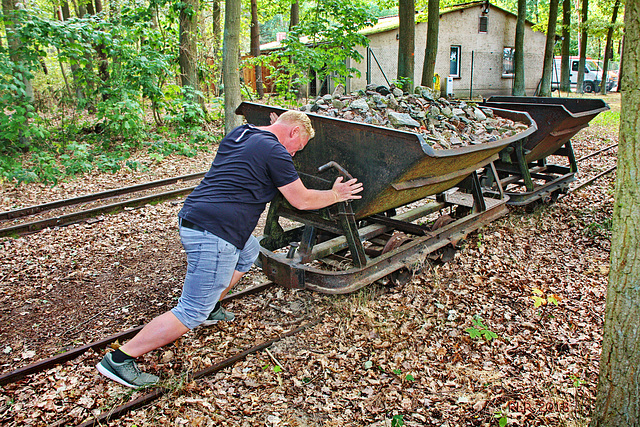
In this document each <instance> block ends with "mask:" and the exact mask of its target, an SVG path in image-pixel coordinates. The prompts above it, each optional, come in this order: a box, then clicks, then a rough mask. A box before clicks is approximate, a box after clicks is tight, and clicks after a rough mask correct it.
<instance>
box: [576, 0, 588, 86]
mask: <svg viewBox="0 0 640 427" xmlns="http://www.w3.org/2000/svg"><path fill="white" fill-rule="evenodd" d="M588 18H589V0H582V21H581V22H580V59H579V60H578V83H577V87H576V92H578V93H584V66H585V64H586V62H587V36H588V34H587V19H588Z"/></svg>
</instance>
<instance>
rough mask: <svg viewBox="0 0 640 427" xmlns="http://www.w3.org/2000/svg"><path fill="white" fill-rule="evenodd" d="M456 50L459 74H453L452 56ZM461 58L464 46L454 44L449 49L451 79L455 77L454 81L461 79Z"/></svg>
mask: <svg viewBox="0 0 640 427" xmlns="http://www.w3.org/2000/svg"><path fill="white" fill-rule="evenodd" d="M454 50H456V52H457V55H458V58H457V59H456V72H457V74H451V62H452V61H451V54H452V53H453V51H454ZM461 57H462V45H459V44H453V45H451V46H450V47H449V77H453V78H454V79H459V78H461V76H460V74H461V73H460V68H461V67H460V62H461Z"/></svg>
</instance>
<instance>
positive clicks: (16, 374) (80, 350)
mask: <svg viewBox="0 0 640 427" xmlns="http://www.w3.org/2000/svg"><path fill="white" fill-rule="evenodd" d="M272 286H275V283H273V282H264V283H260V284H258V285H255V286H251V287H249V288H247V289H244V290H242V291H240V292H237V293H233V294H229V295H227V296H226V297H224V298H223V299H222V302H227V301H232V300H235V299H240V298H243V297H245V296H249V295H253V294H257V293H260V292H262V291H264V290H265V289H268V288H270V287H272ZM141 329H142V326H138V327H135V328H133V329H129V330H127V331H124V332H120V333H118V334H115V335H111V336H109V337H107V338H105V339H102V340H100V341H96V342H93V343H91V344H87V345H83V346H81V347H77V348H75V349H72V350H69V351H67V352H65V353H61V354H59V355H57V356H53V357H50V358H48V359H45V360H41V361H38V362H35V363H32V364H30V365H27V366H25V367H23V368H20V369H16V370H15V371H11V372H7V373H6V374H2V375H0V386H4V385H6V384H11V383H15V382H17V381H19V380H21V379H22V378H24V377H26V376H27V375H31V374H34V373H38V372H42V371H45V370H47V369H50V368H52V367H54V366H57V365H60V364H61V363H64V362H67V361H69V360H73V359H75V358H76V357H79V356H81V355H82V354H84V353H85V352H86V351H87V350H94V351H100V350H102V349H104V348H106V347H107V346H108V345H109V344H111V343H112V342H115V341H118V340H126V339H129V338H131V337H133V336H134V335H135V334H137V333H138V332H139V331H140V330H141Z"/></svg>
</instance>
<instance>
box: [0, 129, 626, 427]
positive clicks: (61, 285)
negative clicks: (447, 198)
mask: <svg viewBox="0 0 640 427" xmlns="http://www.w3.org/2000/svg"><path fill="white" fill-rule="evenodd" d="M606 138H609V139H606ZM612 142H617V135H613V136H611V135H607V134H606V132H603V130H602V129H599V128H598V127H591V128H589V129H587V130H585V131H582V132H580V134H579V135H578V136H577V137H576V138H575V141H574V148H575V149H576V156H577V157H581V156H583V155H585V154H587V153H589V152H590V151H593V150H595V149H598V148H602V147H605V146H607V145H610V144H611V143H612ZM211 160H212V155H207V156H202V157H199V158H197V159H180V158H170V159H167V160H165V162H163V163H162V164H160V165H156V166H153V167H150V168H149V171H148V172H146V173H145V174H139V173H132V172H128V171H121V172H120V173H118V174H116V175H93V176H91V177H87V178H84V179H83V178H81V179H78V180H76V181H73V182H69V183H63V184H61V185H59V186H57V187H53V188H50V187H46V186H41V185H37V184H36V185H34V184H32V185H28V186H20V187H18V188H16V189H14V188H13V187H10V186H6V185H4V186H3V188H2V200H1V201H0V202H1V203H0V206H1V208H2V210H8V209H14V208H16V207H19V206H26V205H31V204H37V203H40V202H41V201H42V200H54V199H58V198H66V197H72V196H74V195H80V194H86V193H87V192H95V191H100V190H105V189H108V188H116V187H121V186H123V185H131V184H134V183H138V182H142V181H151V180H155V179H160V178H164V177H167V176H175V175H182V174H186V173H191V172H197V171H202V170H205V169H206V168H207V167H208V165H209V163H210V161H211ZM612 162H613V163H612ZM612 164H615V150H612V152H609V153H605V154H604V155H603V156H602V157H601V158H595V159H593V160H591V159H590V163H589V166H585V167H583V168H582V169H581V170H582V171H583V172H581V173H580V174H579V176H578V179H579V180H580V179H584V178H585V175H586V174H587V173H590V172H588V171H590V170H592V169H593V170H595V169H599V168H602V169H604V168H605V165H607V166H609V165H612ZM614 177H615V174H612V175H610V176H606V177H604V178H603V179H602V180H600V181H598V182H597V183H596V184H595V185H593V186H591V187H589V188H587V189H583V190H581V191H579V192H577V193H575V194H571V195H569V196H567V197H565V198H562V199H561V200H560V201H559V202H558V203H556V204H555V205H552V206H549V207H546V208H542V209H536V210H535V211H534V212H525V211H524V209H514V210H513V211H512V212H511V213H510V214H509V215H508V216H507V217H506V218H503V219H501V220H499V221H496V222H494V223H492V224H490V225H489V226H487V227H485V228H484V229H482V230H480V232H479V233H475V234H473V235H471V236H469V238H468V239H467V241H466V242H465V244H464V247H463V248H462V249H461V250H460V251H459V252H458V253H457V255H456V257H455V259H454V260H453V261H452V262H450V263H448V264H444V265H438V264H435V263H434V264H429V265H425V266H424V268H423V270H422V271H420V272H418V273H417V274H416V276H415V277H414V278H413V280H412V281H411V282H410V283H408V284H407V285H405V286H403V287H399V288H395V289H392V290H391V291H390V292H389V293H386V294H383V295H378V293H377V290H378V289H377V288H376V287H375V286H370V287H368V288H365V289H363V290H361V291H360V292H358V293H356V294H353V295H346V296H325V295H319V294H314V293H310V292H305V291H289V290H285V289H275V290H272V291H269V292H266V293H264V294H260V295H255V296H252V297H249V298H245V299H242V300H240V301H235V302H233V303H232V304H230V305H229V306H228V308H229V309H231V310H232V311H234V312H236V314H237V316H238V319H237V321H236V322H234V323H231V324H219V325H216V326H214V327H212V328H198V329H196V330H194V331H193V332H191V333H189V334H187V335H186V336H185V337H183V338H182V339H180V340H179V341H178V342H176V343H175V344H173V345H169V346H166V347H165V348H163V349H162V350H159V351H155V352H152V353H150V354H149V355H147V356H146V357H145V358H144V361H143V363H142V365H143V368H144V369H146V370H149V371H152V372H155V373H159V374H160V375H161V376H162V377H163V379H165V380H166V381H167V384H169V385H171V386H172V387H174V388H175V391H173V392H172V393H170V394H168V395H166V396H165V397H163V398H162V399H160V400H159V401H157V402H156V403H154V404H152V405H150V406H148V407H145V408H143V409H139V410H136V411H134V412H133V413H131V414H130V415H128V416H127V417H125V418H124V421H123V420H119V421H114V422H112V423H110V424H109V425H114V426H115V425H123V423H125V424H127V425H133V424H136V425H140V426H141V425H153V426H155V425H158V426H160V425H201V426H208V425H230V426H243V425H247V426H255V425H268V426H275V425H279V426H320V425H322V426H338V425H340V426H343V425H353V426H359V425H374V426H383V425H390V422H391V417H393V416H402V417H403V420H404V422H405V425H414V426H417V425H433V426H442V425H448V426H454V425H465V426H466V425H494V424H495V423H496V418H494V416H495V414H496V411H502V412H500V414H503V415H505V416H507V417H508V419H509V422H510V424H509V425H522V426H525V425H526V426H533V425H584V424H585V422H584V420H585V419H586V418H585V417H586V415H587V414H588V412H589V410H590V408H591V406H592V404H593V399H594V393H595V386H596V381H597V372H598V358H599V353H600V340H601V331H602V315H603V309H604V297H605V292H606V283H607V274H608V268H609V267H608V266H609V262H608V255H609V245H610V240H609V237H610V232H609V231H608V229H607V226H606V224H607V222H608V221H609V219H610V217H611V212H612V206H613V204H612V197H613V196H612V194H613V191H612V188H613V187H612V182H613V179H614ZM179 208H180V206H179V204H177V203H175V202H164V203H160V204H157V205H154V206H146V207H144V208H141V209H134V210H130V211H126V212H123V213H120V214H117V215H108V216H104V217H103V218H101V220H100V221H98V222H95V223H92V224H78V225H72V226H69V227H64V228H61V229H57V230H55V229H54V230H45V231H42V232H39V233H35V234H33V235H29V236H24V237H21V238H18V239H2V240H0V245H1V248H2V250H1V251H0V322H1V324H2V325H3V328H2V330H1V331H0V342H2V346H1V348H0V365H1V369H0V371H1V372H7V371H10V370H13V369H16V368H19V367H22V366H25V365H27V364H29V363H31V362H34V361H36V360H41V359H44V358H46V357H50V356H52V355H54V354H56V353H57V352H60V351H63V350H65V349H68V348H71V347H77V346H79V345H82V344H85V343H88V342H91V341H94V340H97V339H101V338H104V337H105V336H107V335H110V334H113V333H116V332H120V331H124V330H126V329H129V328H132V327H135V326H138V325H140V324H143V323H145V322H146V321H148V320H150V319H151V318H152V317H153V316H155V315H157V314H159V313H160V312H162V311H164V310H166V309H168V308H170V307H172V306H173V304H174V302H175V300H176V298H177V297H178V296H179V293H180V288H181V284H182V279H183V276H184V272H185V268H186V261H185V256H184V254H183V253H182V247H181V245H180V242H179V239H178V236H177V232H176V214H177V211H178V210H179ZM264 280H265V279H264V277H263V276H262V275H261V274H260V272H259V271H258V270H254V271H252V272H251V273H250V274H249V275H248V276H247V277H246V279H245V280H243V283H242V285H241V286H248V285H251V284H254V283H259V282H262V281H264ZM535 289H539V290H540V291H542V293H543V297H545V298H547V297H549V296H554V297H557V299H558V300H559V305H558V306H555V305H554V304H552V303H548V304H545V305H543V306H541V307H534V302H535V301H534V299H533V298H532V297H534V296H536V295H537V294H536V293H535V292H536V291H535ZM319 314H324V322H323V323H322V324H320V325H318V326H316V327H314V328H312V329H310V330H308V331H306V332H304V333H302V334H300V335H297V336H295V337H291V338H288V339H286V340H283V341H281V342H279V343H277V344H276V345H274V346H272V347H271V349H270V353H271V354H272V355H273V357H274V358H275V359H277V361H278V363H280V364H281V365H282V367H283V368H284V369H283V371H282V372H277V369H274V366H275V362H274V360H273V358H272V357H271V356H269V355H268V354H266V353H259V354H256V355H253V356H249V357H248V358H247V359H245V360H244V361H242V362H239V363H238V364H236V365H235V366H234V367H233V368H230V369H226V370H225V371H223V372H221V373H218V374H216V375H215V376H213V377H210V378H205V379H203V380H201V381H198V382H193V383H189V384H184V383H182V382H181V380H182V379H183V378H184V377H185V373H186V372H192V371H195V370H198V369H202V368H203V367H206V366H210V365H212V364H214V363H215V362H216V361H218V360H220V359H222V358H224V357H228V356H229V355H232V354H234V353H237V352H238V351H241V350H242V349H244V348H247V347H250V346H252V345H254V344H255V343H257V342H259V341H262V340H265V339H268V338H270V337H272V336H274V335H276V334H278V333H282V332H283V331H286V330H288V329H291V328H293V327H295V326H296V325H297V324H299V323H300V322H303V321H304V320H305V319H308V318H309V317H311V316H317V315H319ZM474 316H481V317H482V319H483V324H484V325H485V326H486V328H487V329H488V330H491V331H493V332H495V333H496V334H497V335H498V338H497V339H493V340H491V341H490V342H487V341H485V340H477V339H475V340H474V339H471V338H470V336H469V334H468V332H466V329H467V328H470V327H472V326H474V324H473V317H474ZM100 357H101V355H99V354H96V353H92V352H89V353H86V354H85V355H84V356H82V357H80V358H78V359H76V360H74V361H71V362H68V363H66V364H65V365H62V366H59V367H56V368H52V369H51V370H49V371H48V372H45V373H42V374H37V375H33V376H30V377H29V378H26V379H24V380H22V381H21V382H19V383H17V384H11V385H7V386H6V387H4V388H0V423H2V424H3V425H33V426H40V425H52V424H55V423H56V422H58V423H60V424H58V425H66V424H75V423H79V422H82V421H83V420H85V419H87V417H89V416H90V415H91V414H97V413H99V412H102V411H104V410H107V409H108V408H110V407H113V406H116V405H119V404H122V403H123V402H126V401H129V400H130V399H134V398H135V397H136V396H137V395H139V393H140V392H134V393H131V392H130V391H129V390H126V389H125V388H123V387H121V386H119V385H118V384H115V383H113V382H108V381H106V380H105V379H104V378H102V377H101V376H100V375H99V374H97V372H96V371H95V369H94V365H95V363H97V361H98V360H99V358H100ZM518 402H527V404H528V406H527V408H528V409H527V408H524V406H523V403H520V406H518Z"/></svg>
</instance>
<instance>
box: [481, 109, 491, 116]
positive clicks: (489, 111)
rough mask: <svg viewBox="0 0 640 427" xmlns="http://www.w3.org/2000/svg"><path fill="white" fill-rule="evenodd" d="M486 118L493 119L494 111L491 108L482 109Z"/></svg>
mask: <svg viewBox="0 0 640 427" xmlns="http://www.w3.org/2000/svg"><path fill="white" fill-rule="evenodd" d="M482 112H483V113H484V115H485V116H487V117H491V118H493V110H492V109H491V108H482Z"/></svg>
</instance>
